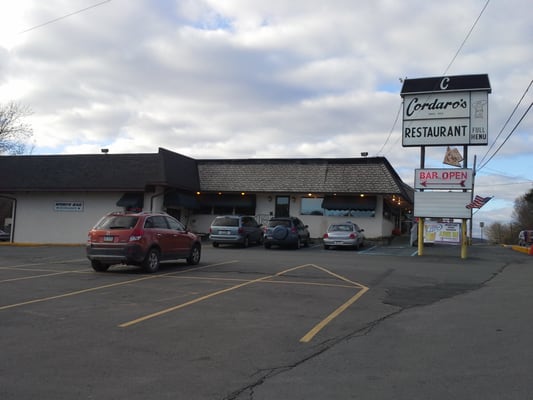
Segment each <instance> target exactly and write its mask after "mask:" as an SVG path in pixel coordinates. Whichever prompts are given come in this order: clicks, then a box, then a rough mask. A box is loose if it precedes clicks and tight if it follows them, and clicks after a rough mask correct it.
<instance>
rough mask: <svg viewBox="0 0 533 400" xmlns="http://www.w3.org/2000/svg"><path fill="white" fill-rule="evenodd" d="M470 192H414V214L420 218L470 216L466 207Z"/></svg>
mask: <svg viewBox="0 0 533 400" xmlns="http://www.w3.org/2000/svg"><path fill="white" fill-rule="evenodd" d="M471 200H472V193H470V192H415V209H414V216H415V217H422V218H470V217H471V209H469V208H466V205H467V204H469V203H470V202H471Z"/></svg>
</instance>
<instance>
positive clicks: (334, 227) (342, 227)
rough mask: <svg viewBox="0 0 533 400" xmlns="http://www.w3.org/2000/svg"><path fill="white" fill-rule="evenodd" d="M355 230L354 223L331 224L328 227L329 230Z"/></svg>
mask: <svg viewBox="0 0 533 400" xmlns="http://www.w3.org/2000/svg"><path fill="white" fill-rule="evenodd" d="M353 230H354V229H353V225H331V226H330V227H329V229H328V231H329V232H351V231H353Z"/></svg>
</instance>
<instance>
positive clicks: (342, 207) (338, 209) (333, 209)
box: [322, 196, 376, 217]
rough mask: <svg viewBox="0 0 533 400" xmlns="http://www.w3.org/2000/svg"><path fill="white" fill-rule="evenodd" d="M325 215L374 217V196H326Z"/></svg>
mask: <svg viewBox="0 0 533 400" xmlns="http://www.w3.org/2000/svg"><path fill="white" fill-rule="evenodd" d="M322 207H324V209H325V210H326V211H325V214H326V215H327V216H335V217H375V216H376V196H365V197H360V196H326V197H325V198H324V201H323V202H322Z"/></svg>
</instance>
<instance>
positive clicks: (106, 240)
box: [104, 236, 115, 242]
mask: <svg viewBox="0 0 533 400" xmlns="http://www.w3.org/2000/svg"><path fill="white" fill-rule="evenodd" d="M114 239H115V238H114V236H104V242H112V241H113V240H114Z"/></svg>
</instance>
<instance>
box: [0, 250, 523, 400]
mask: <svg viewBox="0 0 533 400" xmlns="http://www.w3.org/2000/svg"><path fill="white" fill-rule="evenodd" d="M413 254H414V249H413V248H410V247H408V246H405V245H401V244H395V243H394V242H393V243H392V244H391V245H389V246H383V245H382V246H372V245H368V246H366V247H365V248H364V249H362V250H360V251H352V250H338V251H337V250H328V251H326V250H324V249H323V248H322V247H321V246H320V245H319V244H315V245H311V246H310V247H309V248H302V249H299V250H285V249H271V250H266V249H264V248H262V247H260V246H253V247H250V248H246V249H242V248H236V247H223V246H221V247H220V248H213V247H211V246H210V245H209V244H208V243H205V244H204V247H203V254H202V261H201V262H200V264H199V265H197V266H193V267H191V266H187V265H186V264H185V263H184V262H183V263H177V264H165V265H162V268H161V269H160V271H159V272H158V273H156V274H144V273H142V271H141V270H140V269H139V268H136V267H130V266H116V267H112V268H111V269H110V270H109V271H108V272H106V273H96V272H94V271H93V270H92V269H91V268H90V264H89V262H88V260H87V259H86V258H85V253H84V248H83V247H81V246H72V247H46V246H42V247H39V246H37V247H17V246H1V247H0V321H1V333H2V342H1V343H2V345H1V352H2V361H1V364H0V398H2V399H17V400H19V399H36V398H39V399H54V400H58V399H69V400H70V399H82V398H83V399H92V398H94V399H120V398H128V399H147V398H153V399H165V398H172V399H251V398H253V399H274V398H276V399H324V398H335V399H337V398H339V399H345V398H373V399H391V398H395V399H408V398H409V399H412V398H432V399H441V398H442V399H445V398H446V399H449V398H465V399H466V398H468V399H475V398H479V399H491V398H494V399H501V398H527V397H528V396H527V394H531V393H532V392H533V384H531V383H530V379H529V377H528V376H527V374H528V373H527V371H528V366H529V365H531V362H532V361H533V356H532V351H531V350H530V335H527V336H526V335H525V334H524V332H527V331H529V332H531V329H532V328H533V322H532V321H531V317H530V314H531V311H530V310H531V305H532V303H531V300H532V298H533V295H532V294H531V290H530V284H529V285H527V284H526V282H528V279H529V282H532V281H533V280H532V279H531V278H533V264H532V261H531V257H529V258H528V256H527V255H524V254H520V253H513V252H512V251H510V250H508V249H503V248H501V247H491V246H483V247H481V246H478V247H476V246H473V247H472V248H470V249H469V258H468V259H467V260H461V259H460V258H459V249H457V248H450V247H438V246H436V247H433V248H428V249H427V251H426V253H425V255H424V256H423V257H416V256H414V257H413ZM526 344H527V346H526ZM464 374H468V376H469V379H468V382H466V381H464V382H461V381H459V382H458V381H457V379H458V377H459V376H464ZM496 376H497V377H498V381H497V382H498V384H497V388H496V387H495V385H496V381H495V380H494V379H495V377H496ZM511 388H513V389H512V390H513V392H512V393H513V394H516V395H517V396H518V397H514V396H511V397H509V396H507V397H505V396H503V397H501V396H498V394H501V393H507V394H509V393H510V392H509V391H510V390H511ZM505 391H507V392H505ZM461 394H469V395H468V396H466V395H465V396H462V395H461ZM520 395H523V396H521V397H520Z"/></svg>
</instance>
